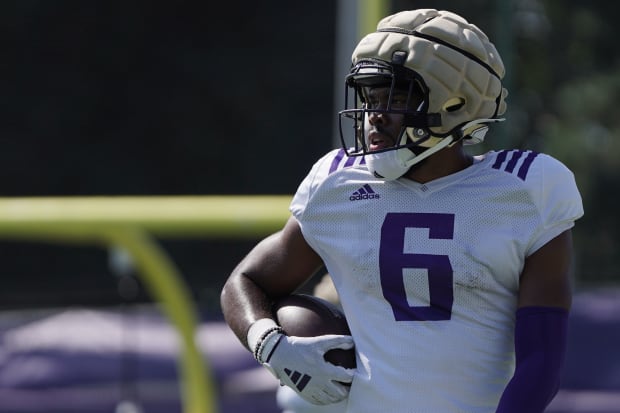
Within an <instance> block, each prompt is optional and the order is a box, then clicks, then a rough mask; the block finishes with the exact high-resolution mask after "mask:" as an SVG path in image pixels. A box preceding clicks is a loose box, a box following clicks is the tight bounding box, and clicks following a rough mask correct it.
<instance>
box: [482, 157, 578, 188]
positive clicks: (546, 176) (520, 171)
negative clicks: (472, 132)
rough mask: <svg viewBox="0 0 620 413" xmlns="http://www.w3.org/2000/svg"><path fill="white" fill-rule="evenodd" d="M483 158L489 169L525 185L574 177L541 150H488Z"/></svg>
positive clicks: (559, 181) (560, 180) (558, 162)
mask: <svg viewBox="0 0 620 413" xmlns="http://www.w3.org/2000/svg"><path fill="white" fill-rule="evenodd" d="M484 159H485V161H486V163H487V165H488V167H489V169H490V170H492V171H495V172H497V173H498V174H502V175H504V176H506V177H511V178H513V179H515V180H519V181H521V182H523V184H524V185H525V186H530V185H537V184H540V183H542V182H546V183H547V184H548V183H551V182H558V183H561V182H563V181H565V180H566V179H569V180H571V181H572V180H573V179H574V177H573V173H572V172H571V170H570V169H568V167H566V165H564V164H563V163H562V162H561V161H559V160H558V159H556V158H554V157H553V156H551V155H549V154H546V153H542V152H536V151H532V150H523V149H512V150H500V151H490V152H488V153H486V154H485V155H484Z"/></svg>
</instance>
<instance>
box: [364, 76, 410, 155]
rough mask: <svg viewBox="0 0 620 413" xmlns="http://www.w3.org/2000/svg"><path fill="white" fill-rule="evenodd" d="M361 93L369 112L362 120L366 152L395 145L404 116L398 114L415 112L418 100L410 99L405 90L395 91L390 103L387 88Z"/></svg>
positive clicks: (365, 89)
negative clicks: (366, 146) (374, 110)
mask: <svg viewBox="0 0 620 413" xmlns="http://www.w3.org/2000/svg"><path fill="white" fill-rule="evenodd" d="M363 93H364V99H365V105H366V108H367V109H368V110H370V111H369V112H367V113H366V116H365V119H364V132H365V133H364V136H365V138H366V143H367V145H368V150H369V151H377V150H380V149H384V148H388V147H391V146H394V145H396V143H397V142H398V140H399V138H400V136H401V133H402V132H403V130H402V129H403V120H404V114H402V113H399V112H404V111H415V110H416V108H417V106H418V105H419V104H420V99H418V98H417V97H413V98H411V99H410V98H409V93H408V91H407V90H402V89H395V90H394V91H393V92H392V97H391V101H390V88H389V87H367V88H364V91H363ZM372 109H376V110H377V111H376V112H373V111H372Z"/></svg>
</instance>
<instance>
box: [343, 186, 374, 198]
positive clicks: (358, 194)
mask: <svg viewBox="0 0 620 413" xmlns="http://www.w3.org/2000/svg"><path fill="white" fill-rule="evenodd" d="M376 198H380V195H379V194H377V193H376V192H375V191H373V189H372V188H371V187H370V185H368V184H366V185H364V186H362V187H361V188H360V189H358V190H357V191H355V192H353V193H352V194H351V196H350V197H349V201H359V200H361V199H376Z"/></svg>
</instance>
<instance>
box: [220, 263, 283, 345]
mask: <svg viewBox="0 0 620 413" xmlns="http://www.w3.org/2000/svg"><path fill="white" fill-rule="evenodd" d="M220 304H221V307H222V313H223V314H224V319H225V320H226V323H228V325H229V327H230V329H231V330H232V331H233V332H234V333H235V335H236V336H237V338H238V339H239V341H241V343H242V344H243V345H244V346H246V347H248V344H247V333H248V329H249V328H250V326H251V325H252V323H253V322H255V321H256V320H259V319H261V318H269V317H271V316H272V314H271V300H270V299H269V298H268V297H267V295H266V294H265V292H264V291H263V290H262V289H261V288H259V287H258V286H257V285H256V284H255V283H254V282H253V281H252V280H251V279H249V278H248V277H246V276H244V275H243V274H242V273H233V274H232V275H231V276H230V277H229V279H228V280H227V281H226V284H225V285H224V288H223V289H222V294H221V296H220Z"/></svg>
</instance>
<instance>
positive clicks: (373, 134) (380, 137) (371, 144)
mask: <svg viewBox="0 0 620 413" xmlns="http://www.w3.org/2000/svg"><path fill="white" fill-rule="evenodd" d="M367 139H368V149H369V150H370V151H379V150H381V149H385V148H390V147H392V146H394V140H393V139H392V138H391V137H390V136H389V135H388V134H387V133H385V132H382V131H379V130H377V129H372V130H371V131H370V132H369V133H368V138H367Z"/></svg>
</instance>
